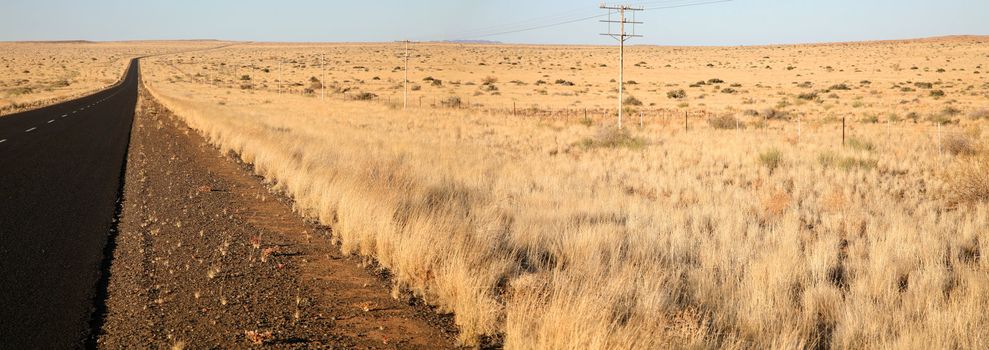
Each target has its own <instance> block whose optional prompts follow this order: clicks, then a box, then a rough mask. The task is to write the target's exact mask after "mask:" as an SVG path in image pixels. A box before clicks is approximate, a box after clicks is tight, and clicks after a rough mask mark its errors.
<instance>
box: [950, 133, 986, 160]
mask: <svg viewBox="0 0 989 350" xmlns="http://www.w3.org/2000/svg"><path fill="white" fill-rule="evenodd" d="M941 147H944V150H946V151H948V153H951V155H955V156H958V155H974V154H976V153H978V151H979V145H978V142H977V141H976V140H974V139H972V138H971V137H969V136H968V135H963V134H948V135H945V136H944V137H943V138H942V139H941Z"/></svg>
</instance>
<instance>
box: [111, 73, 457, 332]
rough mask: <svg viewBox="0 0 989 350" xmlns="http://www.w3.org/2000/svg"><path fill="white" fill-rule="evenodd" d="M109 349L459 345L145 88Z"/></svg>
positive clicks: (114, 269)
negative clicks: (396, 297) (152, 97)
mask: <svg viewBox="0 0 989 350" xmlns="http://www.w3.org/2000/svg"><path fill="white" fill-rule="evenodd" d="M130 147H131V148H130V151H129V154H128V161H127V172H126V176H125V185H124V202H123V210H122V215H121V219H120V222H119V226H118V227H119V233H118V236H117V242H116V244H117V246H116V250H115V252H114V258H113V261H112V265H111V268H110V283H109V287H108V299H107V301H106V305H107V313H106V315H105V321H104V323H103V325H104V326H103V329H102V332H101V335H100V337H99V340H98V345H99V346H100V347H103V348H159V347H173V346H176V345H184V346H186V347H190V348H212V347H221V348H241V347H245V346H249V345H252V344H264V345H274V346H277V347H305V348H322V347H343V348H451V347H453V341H454V339H455V337H456V335H455V334H454V333H455V329H454V328H453V327H452V326H451V322H450V319H449V317H444V316H439V315H436V314H435V313H434V312H432V311H431V310H430V309H429V308H428V307H427V306H424V305H422V304H421V303H419V302H418V301H417V300H415V299H409V298H403V299H402V300H396V299H395V298H392V296H391V293H390V288H389V286H388V282H387V281H386V280H384V279H383V278H382V277H381V276H378V275H375V274H374V273H373V269H367V268H364V267H362V266H361V265H362V264H361V261H360V259H359V258H352V257H345V256H343V255H342V254H341V253H340V252H339V250H338V249H336V246H335V245H333V243H332V241H331V235H330V232H329V229H328V228H325V227H320V226H317V225H313V224H311V223H307V222H304V221H303V220H302V219H301V218H300V217H299V216H298V215H296V214H295V213H293V212H292V210H291V203H290V202H289V201H288V200H287V199H285V198H282V197H280V196H278V195H273V194H271V191H269V189H268V188H266V187H265V185H264V184H263V182H262V181H261V179H260V178H258V177H256V176H253V175H251V174H250V173H249V171H248V169H245V165H242V164H237V163H235V162H234V161H233V160H232V158H231V157H228V156H225V155H221V154H220V153H219V152H218V151H217V149H215V148H214V147H212V146H210V145H208V144H207V143H206V142H205V140H204V139H203V138H202V137H201V136H200V135H199V134H198V133H196V132H195V131H194V130H191V129H189V128H188V126H186V125H185V124H184V123H182V122H181V121H180V120H179V119H178V118H176V117H175V116H173V115H172V114H171V113H170V112H168V111H167V110H165V109H164V108H163V107H162V106H160V105H158V104H157V103H156V102H155V101H153V100H152V99H151V96H150V95H149V94H148V93H147V91H145V90H144V89H143V87H142V88H141V92H140V99H139V102H138V107H137V113H136V114H135V119H134V126H133V130H132V134H131V146H130Z"/></svg>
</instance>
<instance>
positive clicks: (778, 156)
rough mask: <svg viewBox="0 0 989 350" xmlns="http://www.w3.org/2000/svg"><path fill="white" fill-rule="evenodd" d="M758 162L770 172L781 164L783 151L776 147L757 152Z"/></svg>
mask: <svg viewBox="0 0 989 350" xmlns="http://www.w3.org/2000/svg"><path fill="white" fill-rule="evenodd" d="M759 164H762V166H764V167H766V169H769V173H770V174H772V173H773V171H775V170H776V169H777V168H779V167H780V166H781V165H783V152H781V151H780V150H778V149H776V148H771V149H769V150H767V151H765V152H762V153H760V154H759Z"/></svg>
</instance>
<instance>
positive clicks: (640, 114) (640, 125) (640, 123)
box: [639, 109, 642, 129]
mask: <svg viewBox="0 0 989 350" xmlns="http://www.w3.org/2000/svg"><path fill="white" fill-rule="evenodd" d="M639 129H642V110H641V109H640V110H639Z"/></svg>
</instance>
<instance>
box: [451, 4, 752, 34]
mask: <svg viewBox="0 0 989 350" xmlns="http://www.w3.org/2000/svg"><path fill="white" fill-rule="evenodd" d="M732 1H734V0H711V1H701V2H697V0H672V1H671V0H665V1H662V0H661V1H640V2H637V3H635V5H636V6H638V7H639V8H641V9H642V10H645V11H648V10H663V9H674V8H682V7H692V6H701V5H711V4H717V3H724V2H732ZM677 2H685V3H682V4H676V3H677ZM660 4H669V5H660ZM645 5H660V6H652V7H643V6H645ZM575 12H577V11H573V10H572V11H568V12H566V13H575ZM607 16H608V14H598V15H591V16H584V17H579V18H565V19H564V18H561V20H560V21H558V22H553V23H548V24H540V25H526V26H522V27H519V28H512V29H509V28H511V27H512V26H513V25H510V24H506V25H498V26H494V27H493V28H504V30H498V31H495V32H493V33H485V31H486V30H472V31H467V33H472V32H477V33H478V34H476V35H462V36H460V37H456V38H451V39H447V40H450V41H457V40H467V39H481V38H488V37H492V36H499V35H506V34H514V33H521V32H528V31H533V30H540V29H546V28H552V27H558V26H561V25H566V24H571V23H577V22H582V21H587V20H592V19H598V18H603V17H607ZM546 17H550V18H553V17H565V16H561V15H552V16H543V18H546ZM534 21H539V19H529V20H523V21H518V22H516V23H529V22H534ZM489 28H492V27H489Z"/></svg>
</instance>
